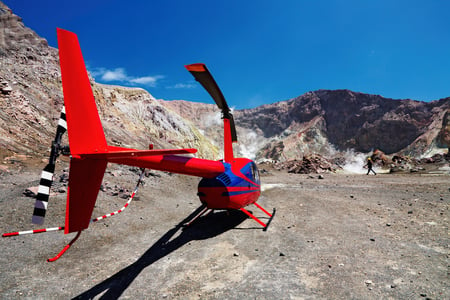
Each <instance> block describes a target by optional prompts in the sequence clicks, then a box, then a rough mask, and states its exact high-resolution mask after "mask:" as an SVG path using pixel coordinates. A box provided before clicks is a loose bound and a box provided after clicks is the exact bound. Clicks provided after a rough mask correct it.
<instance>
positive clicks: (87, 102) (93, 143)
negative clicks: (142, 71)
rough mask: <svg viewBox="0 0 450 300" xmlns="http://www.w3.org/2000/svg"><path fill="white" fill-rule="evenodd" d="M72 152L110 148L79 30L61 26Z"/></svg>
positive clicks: (61, 44) (62, 66) (60, 40)
mask: <svg viewBox="0 0 450 300" xmlns="http://www.w3.org/2000/svg"><path fill="white" fill-rule="evenodd" d="M57 35H58V47H59V59H60V65H61V77H62V84H63V93H64V104H65V106H66V118H67V132H68V134H69V143H70V152H71V154H72V155H76V154H80V153H95V152H103V151H106V148H107V146H106V139H105V134H104V133H103V127H102V124H101V122H100V118H99V116H98V111H97V106H96V105H95V100H94V94H93V93H92V88H91V83H90V81H89V77H88V74H87V71H86V67H85V65H84V60H83V55H82V53H81V48H80V45H79V43H78V37H77V35H76V34H75V33H73V32H70V31H67V30H63V29H59V28H58V29H57Z"/></svg>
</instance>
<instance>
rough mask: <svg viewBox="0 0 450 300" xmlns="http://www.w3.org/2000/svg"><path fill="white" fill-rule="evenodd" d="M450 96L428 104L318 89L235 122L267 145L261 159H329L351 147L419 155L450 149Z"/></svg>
mask: <svg viewBox="0 0 450 300" xmlns="http://www.w3.org/2000/svg"><path fill="white" fill-rule="evenodd" d="M449 110H450V97H449V98H445V99H441V100H439V101H432V102H428V103H427V102H420V101H413V100H393V99H386V98H383V97H381V96H378V95H368V94H363V93H356V92H352V91H349V90H335V91H328V90H319V91H315V92H310V93H306V94H304V95H302V96H300V97H297V98H294V99H291V100H288V101H284V102H278V103H275V104H270V105H264V106H260V107H257V108H254V109H250V110H243V111H240V112H239V113H238V114H237V116H238V120H239V124H240V125H241V126H244V127H246V128H250V129H253V130H255V131H257V132H259V133H261V134H262V135H264V137H266V138H268V139H270V141H269V142H268V143H267V144H266V145H265V146H264V147H263V149H262V150H261V151H260V152H259V156H260V157H265V158H275V159H279V158H281V156H282V157H284V158H294V157H299V156H300V157H301V156H302V155H301V153H320V154H324V155H330V154H332V153H333V152H334V151H336V150H337V151H346V150H348V149H353V150H355V151H357V152H365V153H367V152H370V151H372V150H374V149H379V150H381V151H383V152H385V153H387V154H392V153H397V152H402V153H404V154H408V155H413V156H421V155H425V154H426V153H427V152H432V150H434V149H436V148H448V147H449V139H448V135H449V130H448V112H449Z"/></svg>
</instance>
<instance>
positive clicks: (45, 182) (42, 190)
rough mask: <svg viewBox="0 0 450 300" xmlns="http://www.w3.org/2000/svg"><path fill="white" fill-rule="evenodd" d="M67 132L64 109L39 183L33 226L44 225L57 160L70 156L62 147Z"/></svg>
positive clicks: (65, 148) (64, 147)
mask: <svg viewBox="0 0 450 300" xmlns="http://www.w3.org/2000/svg"><path fill="white" fill-rule="evenodd" d="M66 130H67V122H66V111H65V107H63V109H62V111H61V115H60V117H59V121H58V127H57V129H56V135H55V139H54V140H53V142H52V149H51V152H50V157H49V161H48V164H47V165H46V166H45V168H44V169H43V170H42V173H41V180H40V181H39V189H38V194H37V196H36V202H35V204H34V211H33V217H32V220H31V221H32V222H33V224H41V225H42V224H43V223H44V218H45V213H46V212H47V205H48V199H49V197H50V188H51V186H52V183H53V176H54V173H55V164H56V159H57V158H58V156H59V155H60V154H64V155H68V154H70V150H69V147H68V146H61V140H62V136H63V134H64V133H65V132H66Z"/></svg>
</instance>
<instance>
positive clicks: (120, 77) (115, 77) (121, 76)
mask: <svg viewBox="0 0 450 300" xmlns="http://www.w3.org/2000/svg"><path fill="white" fill-rule="evenodd" d="M90 73H91V75H92V76H93V77H99V78H100V80H101V81H105V82H112V81H119V82H122V83H125V84H129V85H146V86H150V87H155V86H156V85H157V84H158V80H160V79H163V78H164V76H163V75H155V76H142V77H134V76H129V75H128V74H127V72H126V70H125V69H124V68H116V69H113V70H108V69H105V68H97V69H94V70H93V71H90Z"/></svg>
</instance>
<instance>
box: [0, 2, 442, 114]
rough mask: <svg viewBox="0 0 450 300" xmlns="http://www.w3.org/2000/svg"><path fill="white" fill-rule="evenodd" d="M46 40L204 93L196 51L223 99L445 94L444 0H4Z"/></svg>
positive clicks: (131, 77) (141, 77)
mask: <svg viewBox="0 0 450 300" xmlns="http://www.w3.org/2000/svg"><path fill="white" fill-rule="evenodd" d="M4 3H5V4H6V5H8V6H9V7H10V8H11V9H12V10H13V11H14V13H16V14H17V15H19V16H21V17H22V18H23V21H24V23H25V25H26V26H28V27H30V28H32V29H33V30H34V31H36V32H37V33H38V34H39V35H41V36H42V37H44V38H46V39H47V40H48V42H49V44H50V45H51V46H53V47H57V41H56V27H60V28H63V29H67V30H70V31H73V32H75V33H77V34H78V38H79V40H80V44H81V48H82V51H83V55H84V58H85V61H86V64H87V66H88V69H89V71H90V72H91V73H93V74H94V77H95V79H96V81H97V82H101V83H107V84H118V85H123V86H139V87H142V88H145V89H146V90H148V91H149V92H150V93H151V94H152V95H153V96H154V97H156V98H158V99H166V100H173V99H184V100H190V101H200V102H206V103H213V101H212V100H211V99H210V98H209V96H208V94H207V93H206V92H205V91H204V90H203V89H202V88H201V86H200V85H199V84H197V83H196V82H195V81H194V80H193V77H192V76H191V75H190V74H189V72H187V71H186V70H185V69H184V65H186V64H190V63H196V62H203V63H205V64H206V65H207V66H208V68H209V69H210V71H211V72H212V74H213V76H214V77H215V79H216V81H217V83H218V84H219V86H220V87H221V89H222V92H223V94H224V95H225V98H226V99H227V101H228V102H229V104H230V106H234V107H236V108H238V109H241V108H251V107H255V106H258V105H262V104H266V103H273V102H277V101H282V100H287V99H290V98H294V97H297V96H300V95H302V94H304V93H305V92H308V91H314V90H318V89H350V90H353V91H358V92H364V93H370V94H379V95H382V96H384V97H388V98H394V99H406V98H409V99H414V100H422V101H430V100H437V99H440V98H444V97H449V96H450V22H449V18H448V12H449V11H450V1H446V0H440V1H438V0H427V1H423V0H420V1H418V0H407V1H403V0H386V1H385V0H377V1H374V0H341V1H338V0H315V1H314V0H292V1H283V0H279V1H274V0H272V1H269V0H257V1H254V0H227V1H212V0H189V1H188V0H165V1H162V0H161V1H154V0H150V1H135V0H129V1H117V0H89V1H86V0H77V1H61V0H58V1H56V0H55V1H53V0H42V1H30V0H4Z"/></svg>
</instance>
